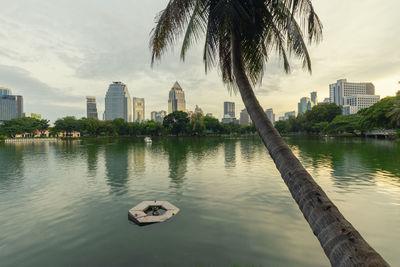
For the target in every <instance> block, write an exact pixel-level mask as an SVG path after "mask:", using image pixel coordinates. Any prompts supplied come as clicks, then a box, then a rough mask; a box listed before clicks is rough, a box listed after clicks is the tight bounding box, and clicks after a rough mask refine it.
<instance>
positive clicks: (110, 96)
mask: <svg viewBox="0 0 400 267" xmlns="http://www.w3.org/2000/svg"><path fill="white" fill-rule="evenodd" d="M105 100H106V101H105V102H106V103H105V104H106V105H105V111H104V113H105V114H104V119H105V120H113V119H117V118H122V119H124V120H125V121H127V122H132V100H131V96H130V94H129V91H128V87H127V86H126V85H125V84H124V83H122V82H113V83H112V84H110V86H109V87H108V91H107V94H106V99H105Z"/></svg>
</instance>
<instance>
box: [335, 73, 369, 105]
mask: <svg viewBox="0 0 400 267" xmlns="http://www.w3.org/2000/svg"><path fill="white" fill-rule="evenodd" d="M353 95H375V86H374V84H372V83H350V82H347V80H346V79H342V80H338V81H337V82H336V83H333V84H330V85H329V98H330V102H331V103H336V105H338V106H342V105H345V104H346V103H345V102H344V97H346V96H353Z"/></svg>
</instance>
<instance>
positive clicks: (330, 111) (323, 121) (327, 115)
mask: <svg viewBox="0 0 400 267" xmlns="http://www.w3.org/2000/svg"><path fill="white" fill-rule="evenodd" d="M340 114H342V109H341V108H340V107H339V106H337V105H336V104H335V103H331V104H329V105H316V106H314V107H313V108H312V109H311V110H307V111H306V113H305V114H304V123H303V129H304V130H305V131H307V132H317V133H319V132H322V131H324V127H321V126H327V125H328V124H329V122H331V121H332V120H333V119H334V118H335V117H336V116H338V115H340Z"/></svg>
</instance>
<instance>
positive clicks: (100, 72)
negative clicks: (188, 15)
mask: <svg viewBox="0 0 400 267" xmlns="http://www.w3.org/2000/svg"><path fill="white" fill-rule="evenodd" d="M0 4H1V6H2V9H1V10H0V25H1V27H0V40H1V41H0V60H1V62H2V63H1V64H2V65H1V66H0V82H1V85H3V86H8V87H12V88H13V91H14V92H15V93H18V94H22V95H23V96H24V99H25V103H26V105H25V109H26V110H27V111H28V112H29V111H30V112H40V113H43V115H44V117H48V118H50V119H52V120H54V119H56V118H57V117H60V116H65V115H76V116H78V117H79V116H83V115H84V114H85V107H86V106H85V96H86V95H94V96H96V97H97V102H98V108H99V110H100V112H99V113H100V114H101V113H102V109H103V107H104V95H105V93H106V90H107V88H108V85H109V84H110V83H111V82H112V81H116V80H120V81H123V82H125V83H126V84H127V85H128V88H129V90H130V93H131V96H137V97H144V98H145V100H146V116H147V117H149V115H150V112H151V111H152V110H161V109H164V110H166V109H167V97H168V91H169V89H170V87H171V86H172V85H173V83H174V82H175V80H178V81H179V82H180V84H181V85H182V87H183V88H184V90H185V93H186V101H187V106H188V108H189V109H193V108H194V106H195V105H196V104H198V105H199V106H201V107H202V109H203V110H204V111H205V112H211V113H214V114H215V115H218V116H219V117H221V115H222V105H223V104H222V103H223V101H226V100H230V101H235V102H236V107H237V111H239V110H241V109H242V108H243V104H242V101H241V98H240V96H239V95H237V94H234V93H233V94H231V93H229V92H228V91H227V89H226V86H225V85H224V84H223V83H222V82H221V78H220V76H219V74H218V69H215V70H212V71H211V72H209V73H208V74H207V75H206V74H205V73H204V65H203V61H202V47H203V44H202V41H203V40H201V41H200V43H198V44H197V45H194V46H193V48H192V49H191V50H190V51H189V53H188V55H187V59H186V61H185V62H181V61H180V58H179V49H180V43H179V41H178V42H177V45H176V46H175V48H174V49H171V50H170V51H169V52H168V53H167V54H166V55H165V56H164V57H163V59H162V61H161V62H157V63H156V64H155V66H154V67H153V68H151V67H150V56H151V55H150V50H149V47H148V42H149V33H150V31H151V29H152V28H153V27H154V26H155V24H154V17H155V15H156V14H157V13H158V12H159V11H160V10H162V9H163V8H164V7H165V5H166V1H165V0H152V1H142V0H131V1H107V0H87V1H78V0H59V1H52V0H42V1H28V0H19V1H5V0H0ZM314 5H315V10H316V11H317V13H318V14H319V17H320V18H321V19H322V22H323V24H324V41H323V42H322V43H321V44H320V45H318V46H315V45H314V46H312V47H310V54H311V57H312V62H313V74H312V75H310V74H308V73H307V72H305V71H303V70H302V69H301V66H299V62H298V61H296V60H295V59H293V60H292V62H293V63H292V64H293V66H292V73H291V74H290V75H287V74H285V73H284V71H283V70H282V62H279V61H278V60H277V59H276V58H275V57H271V61H270V63H268V64H267V67H266V72H265V75H264V80H263V83H262V84H261V85H260V86H257V87H256V88H255V92H256V95H257V97H258V98H259V101H260V103H261V105H262V106H263V107H264V108H269V107H273V108H274V110H275V112H276V113H280V114H282V113H284V112H285V111H289V110H294V109H297V102H298V100H299V98H301V97H302V96H306V95H309V92H311V91H317V92H318V94H319V98H320V99H322V98H323V97H326V96H327V95H328V85H329V83H332V82H334V81H336V80H337V79H340V78H347V79H348V80H349V81H372V82H374V81H383V80H388V81H389V80H390V81H391V80H393V77H396V76H397V77H398V74H399V73H400V64H399V63H400V50H399V49H398V43H399V38H400V37H399V36H400V27H398V14H397V12H398V10H399V9H400V2H399V1H396V0H388V1H385V3H384V4H381V3H377V2H376V1H375V0H365V1H363V4H362V5H360V3H359V2H357V1H355V2H349V1H348V0H337V1H335V3H333V2H329V1H328V2H327V1H318V2H314ZM380 84H385V87H377V94H380V95H381V96H385V95H393V94H394V92H395V91H396V90H398V88H397V86H398V85H397V84H393V86H387V84H388V83H384V82H381V83H380Z"/></svg>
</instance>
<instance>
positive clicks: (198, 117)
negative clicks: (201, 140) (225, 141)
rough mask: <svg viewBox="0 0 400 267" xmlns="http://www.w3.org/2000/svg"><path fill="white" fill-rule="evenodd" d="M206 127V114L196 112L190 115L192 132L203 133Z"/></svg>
mask: <svg viewBox="0 0 400 267" xmlns="http://www.w3.org/2000/svg"><path fill="white" fill-rule="evenodd" d="M205 129H206V127H205V124H204V116H203V114H201V113H194V114H192V116H190V130H191V132H192V134H195V135H203V133H204V130H205Z"/></svg>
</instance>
